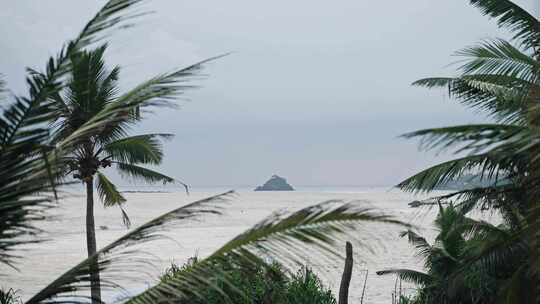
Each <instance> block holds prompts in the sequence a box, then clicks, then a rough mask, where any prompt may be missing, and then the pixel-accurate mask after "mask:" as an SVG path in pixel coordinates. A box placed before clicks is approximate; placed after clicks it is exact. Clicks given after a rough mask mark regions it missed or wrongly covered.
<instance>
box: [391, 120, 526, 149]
mask: <svg viewBox="0 0 540 304" xmlns="http://www.w3.org/2000/svg"><path fill="white" fill-rule="evenodd" d="M523 130H525V127H522V126H516V125H507V124H468V125H461V126H452V127H443V128H433V129H424V130H419V131H415V132H411V133H407V134H404V135H402V137H404V138H407V139H410V138H417V137H420V138H421V141H420V147H421V148H422V149H424V150H431V149H435V148H438V149H440V150H441V151H444V150H447V149H448V148H450V147H452V148H454V149H455V151H454V152H455V153H461V152H470V153H479V152H482V151H485V150H486V149H488V148H490V147H492V146H494V145H496V144H499V143H500V142H502V141H505V140H508V139H510V138H512V137H513V136H515V135H516V134H518V133H520V132H521V131H523Z"/></svg>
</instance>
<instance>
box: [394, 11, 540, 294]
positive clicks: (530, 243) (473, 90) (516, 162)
mask: <svg viewBox="0 0 540 304" xmlns="http://www.w3.org/2000/svg"><path fill="white" fill-rule="evenodd" d="M470 3H471V4H472V5H474V6H476V7H478V8H479V9H480V10H481V11H482V12H483V13H484V14H486V15H488V16H490V17H493V18H496V19H497V22H498V24H499V26H500V27H502V28H505V29H508V30H510V31H511V32H512V33H513V34H514V36H513V41H512V42H508V41H505V40H502V39H496V40H486V41H484V42H482V43H481V44H480V45H477V46H473V47H469V48H466V49H464V50H462V51H460V52H458V55H459V56H462V57H463V60H462V61H461V66H460V75H459V76H457V77H438V78H427V79H422V80H419V81H417V82H415V83H414V84H415V85H419V86H425V87H428V88H435V87H444V88H446V89H448V91H449V93H450V95H451V97H454V98H456V99H458V100H460V102H461V103H462V104H464V105H465V106H467V107H470V108H472V109H475V110H480V111H482V112H484V113H487V114H488V115H489V116H490V118H491V119H492V120H493V121H494V122H492V123H485V124H476V125H462V126H453V127H446V128H436V129H426V130H421V131H417V132H413V133H409V134H406V135H405V137H407V138H412V137H421V138H422V143H423V146H424V148H427V149H431V148H441V149H449V148H451V149H453V150H454V151H455V152H456V153H460V154H462V155H463V154H465V155H464V156H461V157H459V158H457V159H454V160H451V161H448V162H444V163H441V164H438V165H436V166H433V167H431V168H428V169H426V170H424V171H422V172H420V173H418V174H416V175H414V176H412V177H410V178H408V179H407V180H405V181H403V182H402V183H400V184H399V187H400V188H401V189H404V190H406V191H413V192H428V193H429V192H431V191H432V190H434V189H436V188H437V187H439V186H441V185H444V184H445V183H447V182H449V181H456V180H459V179H460V178H463V177H464V176H466V175H468V174H475V175H478V176H480V177H481V178H484V179H486V180H495V182H493V183H492V184H491V185H489V186H485V187H477V188H475V189H467V190H462V191H457V192H453V193H451V194H448V195H444V196H438V197H434V198H432V199H431V202H432V203H437V202H440V201H448V200H450V201H453V202H454V203H455V204H456V206H457V207H459V208H460V209H461V210H462V211H463V212H464V213H466V212H468V211H470V210H472V209H474V208H479V209H481V210H486V209H487V210H491V211H493V210H496V211H498V212H499V213H500V214H501V215H502V217H503V218H504V219H505V223H506V224H507V225H508V226H509V227H511V228H512V232H513V237H511V238H505V237H500V238H499V240H500V242H499V243H498V244H497V243H492V244H491V245H490V246H486V247H485V248H484V250H483V251H482V252H478V253H477V258H474V259H472V260H471V261H470V263H478V262H480V261H482V260H483V261H484V262H486V261H495V260H498V263H496V264H498V265H502V264H503V263H501V260H503V259H505V261H506V262H507V263H508V262H511V261H512V260H516V259H517V260H518V261H519V262H521V266H519V267H515V268H514V270H513V273H512V274H511V275H509V276H508V277H507V278H506V279H507V280H508V285H509V286H514V287H515V286H517V285H520V284H521V285H523V284H524V285H525V286H530V287H533V286H539V284H538V282H540V281H538V277H539V276H538V274H540V267H536V266H534V265H539V264H538V263H537V262H538V258H536V257H537V256H538V254H537V253H535V251H537V249H535V248H539V247H538V239H536V237H532V236H535V235H538V232H539V230H538V228H537V227H538V224H537V223H539V220H540V217H539V215H538V212H537V210H538V208H539V207H540V201H539V200H538V198H539V197H540V196H539V194H540V170H539V168H540V166H539V165H540V163H539V160H540V158H539V156H540V149H539V148H540V145H539V135H538V134H539V132H538V127H539V126H540V124H539V123H540V120H539V118H540V107H539V106H538V105H539V103H538V102H539V100H540V21H539V20H538V19H536V18H535V17H534V16H533V15H532V14H530V13H528V12H527V11H526V10H524V9H523V8H521V7H519V6H518V5H516V4H514V3H513V2H511V1H508V0H471V1H470ZM524 243H525V244H526V247H527V248H528V249H527V250H531V251H530V252H529V254H528V256H529V261H527V262H526V263H524V262H523V258H516V255H513V254H511V253H512V252H516V250H514V249H516V248H519V250H517V252H522V249H523V244H524ZM517 256H520V255H519V254H518V255H517ZM526 265H528V266H526ZM511 290H512V288H501V292H502V291H505V293H504V297H506V298H507V299H508V302H512V301H514V302H518V301H522V302H524V303H526V301H532V302H534V301H535V297H534V293H535V292H534V288H525V292H522V293H521V295H523V296H524V298H522V299H520V300H517V299H516V298H514V299H511V298H510V295H511V294H514V295H516V294H519V293H516V292H511ZM514 290H515V288H514ZM536 294H539V293H538V291H537V292H536Z"/></svg>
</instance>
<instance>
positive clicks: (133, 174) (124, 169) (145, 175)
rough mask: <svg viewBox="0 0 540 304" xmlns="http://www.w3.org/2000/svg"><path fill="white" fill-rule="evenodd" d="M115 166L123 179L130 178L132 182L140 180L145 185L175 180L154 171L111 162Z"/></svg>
mask: <svg viewBox="0 0 540 304" xmlns="http://www.w3.org/2000/svg"><path fill="white" fill-rule="evenodd" d="M113 163H114V164H116V167H117V168H118V171H119V172H120V174H121V175H122V176H123V177H127V178H131V179H133V180H140V181H144V182H147V183H163V184H166V183H173V182H175V179H174V178H172V177H169V176H167V175H165V174H161V173H159V172H156V171H154V170H150V169H147V168H143V167H140V166H137V165H133V164H129V163H122V162H113Z"/></svg>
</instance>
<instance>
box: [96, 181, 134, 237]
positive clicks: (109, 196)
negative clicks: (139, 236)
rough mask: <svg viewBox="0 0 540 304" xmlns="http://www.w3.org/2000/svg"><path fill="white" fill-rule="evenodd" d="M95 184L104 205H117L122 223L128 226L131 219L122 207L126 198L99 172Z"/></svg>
mask: <svg viewBox="0 0 540 304" xmlns="http://www.w3.org/2000/svg"><path fill="white" fill-rule="evenodd" d="M96 177H97V179H96V186H97V190H98V194H99V198H100V199H101V201H102V202H103V204H104V205H105V207H111V206H118V207H119V208H120V210H121V211H122V221H123V222H124V225H126V227H128V228H129V226H130V225H131V220H130V219H129V216H128V215H127V213H126V211H125V210H124V208H123V207H122V204H124V203H125V202H126V199H125V198H124V196H122V194H121V193H120V192H119V191H118V189H116V186H115V185H114V184H113V183H112V182H111V181H110V180H109V179H108V178H107V177H106V176H105V175H104V174H103V173H101V172H97V173H96Z"/></svg>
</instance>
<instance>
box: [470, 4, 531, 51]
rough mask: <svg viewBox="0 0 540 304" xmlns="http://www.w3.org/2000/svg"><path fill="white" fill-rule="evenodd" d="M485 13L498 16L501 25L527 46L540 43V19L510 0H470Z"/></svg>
mask: <svg viewBox="0 0 540 304" xmlns="http://www.w3.org/2000/svg"><path fill="white" fill-rule="evenodd" d="M470 2H471V4H472V5H474V6H475V7H478V8H479V9H480V11H481V12H482V13H483V14H484V15H488V16H490V17H492V18H497V23H498V25H499V26H500V27H502V28H505V29H508V30H510V31H512V32H513V33H514V39H518V40H521V41H522V44H523V46H524V47H526V48H537V47H538V45H540V21H538V19H536V18H535V17H534V16H533V15H531V14H530V13H529V12H527V11H526V10H524V9H523V8H522V7H520V6H518V5H517V4H515V3H513V2H512V1H509V0H470Z"/></svg>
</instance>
